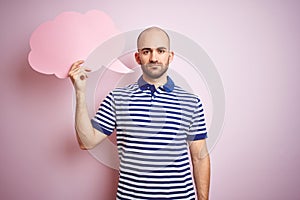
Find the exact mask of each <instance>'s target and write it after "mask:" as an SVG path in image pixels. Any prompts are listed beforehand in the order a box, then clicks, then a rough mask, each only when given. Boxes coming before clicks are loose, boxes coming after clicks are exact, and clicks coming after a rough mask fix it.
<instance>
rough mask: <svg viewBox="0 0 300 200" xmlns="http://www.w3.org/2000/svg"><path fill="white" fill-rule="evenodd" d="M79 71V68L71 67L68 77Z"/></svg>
mask: <svg viewBox="0 0 300 200" xmlns="http://www.w3.org/2000/svg"><path fill="white" fill-rule="evenodd" d="M79 72H81V70H80V68H75V69H72V70H71V71H70V72H69V76H70V77H74V76H75V75H76V74H78V73H79Z"/></svg>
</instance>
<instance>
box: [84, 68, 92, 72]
mask: <svg viewBox="0 0 300 200" xmlns="http://www.w3.org/2000/svg"><path fill="white" fill-rule="evenodd" d="M84 71H86V72H91V71H92V70H91V69H90V68H84Z"/></svg>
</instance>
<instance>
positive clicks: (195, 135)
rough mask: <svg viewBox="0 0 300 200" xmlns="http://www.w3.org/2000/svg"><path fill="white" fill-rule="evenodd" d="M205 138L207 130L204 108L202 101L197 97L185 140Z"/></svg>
mask: <svg viewBox="0 0 300 200" xmlns="http://www.w3.org/2000/svg"><path fill="white" fill-rule="evenodd" d="M205 138H207V130H206V124H205V117H204V110H203V106H202V103H201V101H200V99H199V98H197V103H196V106H195V110H194V113H193V116H192V120H191V124H190V127H189V131H188V133H187V140H189V141H194V140H202V139H205Z"/></svg>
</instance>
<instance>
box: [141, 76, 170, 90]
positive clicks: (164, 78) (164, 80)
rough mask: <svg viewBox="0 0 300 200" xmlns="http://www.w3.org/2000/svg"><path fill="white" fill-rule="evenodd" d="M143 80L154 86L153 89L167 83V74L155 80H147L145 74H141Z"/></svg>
mask: <svg viewBox="0 0 300 200" xmlns="http://www.w3.org/2000/svg"><path fill="white" fill-rule="evenodd" d="M143 79H144V80H145V81H146V82H147V83H149V84H152V85H154V86H155V88H158V87H159V86H162V85H165V84H166V83H167V81H168V79H167V74H164V75H162V76H161V77H159V78H157V79H152V78H149V77H148V76H146V75H145V74H143Z"/></svg>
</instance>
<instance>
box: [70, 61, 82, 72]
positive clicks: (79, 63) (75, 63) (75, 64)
mask: <svg viewBox="0 0 300 200" xmlns="http://www.w3.org/2000/svg"><path fill="white" fill-rule="evenodd" d="M83 63H84V61H83V60H78V61H76V62H74V63H73V64H72V65H71V69H70V71H71V70H73V69H76V68H79V67H80V65H81V64H83Z"/></svg>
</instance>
